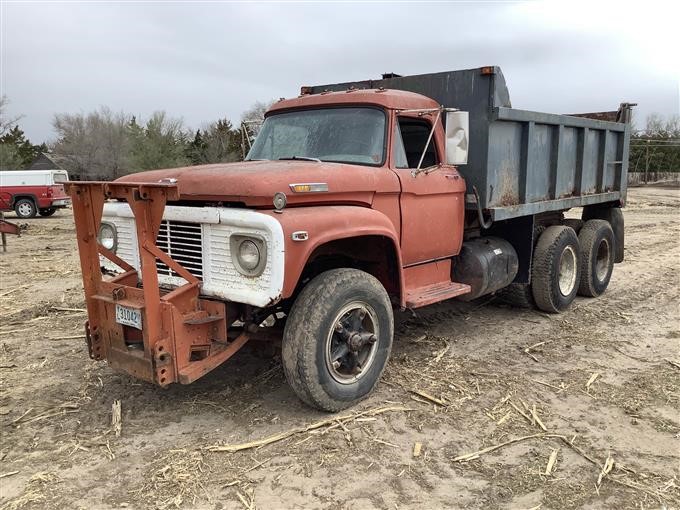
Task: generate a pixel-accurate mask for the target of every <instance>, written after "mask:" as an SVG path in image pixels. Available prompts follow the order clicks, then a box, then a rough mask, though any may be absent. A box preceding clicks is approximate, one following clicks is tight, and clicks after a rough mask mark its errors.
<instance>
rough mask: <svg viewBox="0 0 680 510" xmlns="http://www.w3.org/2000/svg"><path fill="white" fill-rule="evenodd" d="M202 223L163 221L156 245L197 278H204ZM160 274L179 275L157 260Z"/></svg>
mask: <svg viewBox="0 0 680 510" xmlns="http://www.w3.org/2000/svg"><path fill="white" fill-rule="evenodd" d="M202 240H203V239H202V230H201V225H200V223H187V222H185V221H170V220H163V221H161V226H160V229H159V230H158V239H157V240H156V245H157V246H158V247H159V248H160V249H161V250H162V251H164V252H165V253H167V254H168V255H170V257H171V258H172V259H173V260H175V261H176V262H177V263H179V264H180V265H181V266H183V267H185V268H186V269H187V270H188V271H189V272H190V273H191V274H193V275H194V276H195V277H197V278H203V243H202ZM156 269H157V270H158V274H159V275H165V276H179V275H178V274H177V273H176V272H175V271H173V270H172V269H170V268H169V267H168V266H167V265H165V264H164V263H163V262H161V261H160V260H157V261H156Z"/></svg>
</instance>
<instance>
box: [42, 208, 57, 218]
mask: <svg viewBox="0 0 680 510" xmlns="http://www.w3.org/2000/svg"><path fill="white" fill-rule="evenodd" d="M39 212H40V216H45V217H48V216H52V215H53V214H54V213H55V212H57V208H56V207H47V208H45V209H40V211H39Z"/></svg>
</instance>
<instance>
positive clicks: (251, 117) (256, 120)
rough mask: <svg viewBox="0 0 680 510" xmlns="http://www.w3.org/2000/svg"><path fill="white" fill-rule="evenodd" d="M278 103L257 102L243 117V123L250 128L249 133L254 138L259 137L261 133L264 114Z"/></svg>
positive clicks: (272, 101)
mask: <svg viewBox="0 0 680 510" xmlns="http://www.w3.org/2000/svg"><path fill="white" fill-rule="evenodd" d="M275 102H276V100H275V99H271V100H270V101H256V102H255V103H253V105H252V106H251V107H250V108H248V109H247V110H246V111H245V112H243V114H242V115H241V122H242V124H245V125H246V126H248V131H249V133H250V134H251V135H252V136H257V134H258V133H259V132H260V127H261V126H262V122H264V114H265V113H267V110H269V108H270V107H271V105H273V104H274V103H275Z"/></svg>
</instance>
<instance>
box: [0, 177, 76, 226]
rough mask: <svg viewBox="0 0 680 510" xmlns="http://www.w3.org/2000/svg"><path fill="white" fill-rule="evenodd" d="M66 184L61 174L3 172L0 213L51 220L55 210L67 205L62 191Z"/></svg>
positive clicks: (67, 197)
mask: <svg viewBox="0 0 680 510" xmlns="http://www.w3.org/2000/svg"><path fill="white" fill-rule="evenodd" d="M66 181H68V174H67V173H66V171H65V170H6V171H3V172H0V210H3V211H11V210H14V212H15V213H16V214H17V216H18V217H19V218H33V217H35V215H36V214H38V213H40V216H52V215H53V214H54V213H55V212H57V209H60V208H63V207H66V206H68V205H70V204H71V198H70V197H69V196H68V195H67V194H66V192H65V191H64V184H63V183H65V182H66Z"/></svg>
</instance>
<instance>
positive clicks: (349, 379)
mask: <svg viewBox="0 0 680 510" xmlns="http://www.w3.org/2000/svg"><path fill="white" fill-rule="evenodd" d="M333 324H334V325H333V328H332V329H331V331H330V332H329V335H328V338H327V341H326V364H327V367H328V370H329V372H330V374H331V376H332V377H333V379H335V380H336V381H338V382H339V383H342V384H350V383H353V382H355V381H356V380H358V379H359V378H360V377H361V376H362V375H363V373H365V371H366V369H367V368H368V367H369V366H370V365H371V363H372V362H373V359H374V358H375V352H376V350H377V349H376V347H377V341H378V321H377V315H376V313H375V311H373V309H372V308H371V307H370V306H369V305H367V304H366V303H360V302H354V303H350V304H348V305H347V306H345V307H343V308H342V309H341V310H340V312H339V313H338V314H337V315H336V318H335V320H334V322H333Z"/></svg>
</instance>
